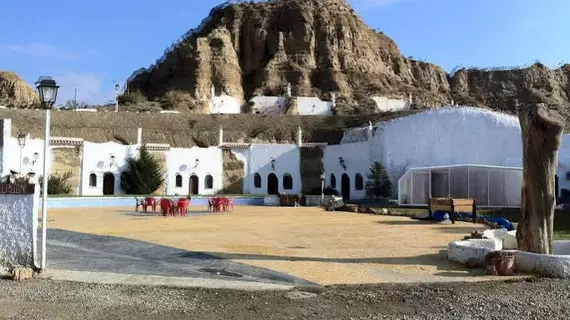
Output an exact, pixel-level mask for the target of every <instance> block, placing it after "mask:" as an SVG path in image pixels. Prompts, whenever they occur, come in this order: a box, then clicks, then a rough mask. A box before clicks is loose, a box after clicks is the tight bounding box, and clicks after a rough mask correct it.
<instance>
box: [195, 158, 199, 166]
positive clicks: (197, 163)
mask: <svg viewBox="0 0 570 320" xmlns="http://www.w3.org/2000/svg"><path fill="white" fill-rule="evenodd" d="M195 162H196V166H195V167H194V168H198V165H200V159H198V158H196V160H195Z"/></svg>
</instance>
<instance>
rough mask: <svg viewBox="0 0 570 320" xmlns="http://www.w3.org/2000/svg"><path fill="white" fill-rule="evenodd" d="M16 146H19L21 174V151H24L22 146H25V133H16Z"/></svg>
mask: <svg viewBox="0 0 570 320" xmlns="http://www.w3.org/2000/svg"><path fill="white" fill-rule="evenodd" d="M18 146H20V171H19V172H20V174H22V152H23V151H24V147H25V146H26V135H25V134H23V133H20V134H19V135H18Z"/></svg>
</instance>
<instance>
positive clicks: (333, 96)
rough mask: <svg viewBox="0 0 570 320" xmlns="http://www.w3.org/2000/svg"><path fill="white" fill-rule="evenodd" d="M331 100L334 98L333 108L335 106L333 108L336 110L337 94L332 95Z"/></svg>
mask: <svg viewBox="0 0 570 320" xmlns="http://www.w3.org/2000/svg"><path fill="white" fill-rule="evenodd" d="M331 98H332V106H333V108H336V93H335V92H333V93H331Z"/></svg>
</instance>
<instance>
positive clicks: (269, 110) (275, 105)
mask: <svg viewBox="0 0 570 320" xmlns="http://www.w3.org/2000/svg"><path fill="white" fill-rule="evenodd" d="M250 101H252V102H254V105H253V113H259V114H268V115H278V114H283V113H284V112H285V103H286V98H285V97H270V96H257V97H254V98H253V99H251V100H250Z"/></svg>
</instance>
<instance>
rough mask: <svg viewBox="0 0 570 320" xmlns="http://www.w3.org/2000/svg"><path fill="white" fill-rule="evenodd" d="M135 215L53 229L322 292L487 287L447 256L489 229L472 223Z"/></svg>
mask: <svg viewBox="0 0 570 320" xmlns="http://www.w3.org/2000/svg"><path fill="white" fill-rule="evenodd" d="M132 210H133V208H126V209H122V210H121V209H81V210H78V209H58V210H50V217H51V218H52V219H54V221H53V222H51V223H50V228H58V229H66V230H71V231H76V232H83V233H91V234H97V235H107V236H117V237H125V238H129V239H135V240H140V241H147V242H151V243H156V244H162V245H166V246H170V247H176V248H180V249H187V250H191V251H200V252H206V253H210V254H213V255H215V256H219V257H221V258H225V259H230V260H233V261H236V262H240V263H245V264H249V265H253V266H258V267H263V268H267V269H271V270H275V271H279V272H284V273H288V274H292V275H295V276H297V277H300V278H304V279H307V280H310V281H313V282H316V283H320V284H358V283H382V282H407V281H430V280H434V279H435V280H434V281H442V279H443V280H447V281H451V280H454V279H455V280H457V279H461V280H466V281H469V280H480V279H485V277H474V276H473V275H470V274H469V273H468V272H467V270H463V269H461V268H460V267H457V266H455V265H452V264H450V263H449V262H448V261H447V260H446V259H443V258H442V257H441V255H440V250H442V249H445V248H446V247H447V244H448V243H449V242H450V241H453V240H457V239H460V238H462V237H463V235H466V234H468V233H469V232H471V231H472V230H473V229H474V228H477V227H479V228H482V226H477V225H473V224H468V223H457V224H456V225H442V224H431V223H424V222H420V221H415V220H411V219H409V218H403V217H390V216H372V215H358V214H350V213H340V212H335V213H327V212H324V211H322V210H321V209H319V208H284V207H236V210H235V211H234V212H233V213H227V214H223V215H215V216H199V217H198V216H195V217H189V218H173V217H169V218H164V217H149V218H148V219H144V220H140V219H137V217H136V216H133V215H132ZM193 210H202V211H205V208H193ZM458 277H459V278H458Z"/></svg>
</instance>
